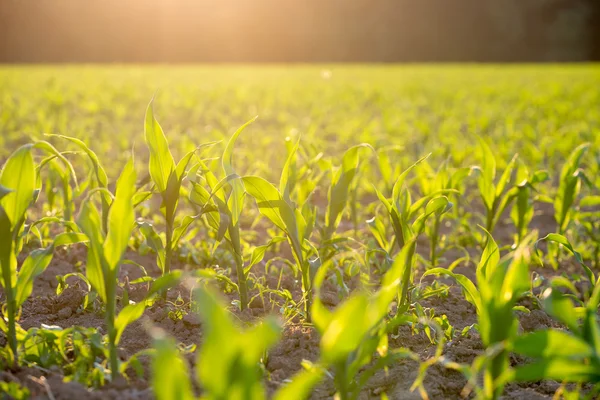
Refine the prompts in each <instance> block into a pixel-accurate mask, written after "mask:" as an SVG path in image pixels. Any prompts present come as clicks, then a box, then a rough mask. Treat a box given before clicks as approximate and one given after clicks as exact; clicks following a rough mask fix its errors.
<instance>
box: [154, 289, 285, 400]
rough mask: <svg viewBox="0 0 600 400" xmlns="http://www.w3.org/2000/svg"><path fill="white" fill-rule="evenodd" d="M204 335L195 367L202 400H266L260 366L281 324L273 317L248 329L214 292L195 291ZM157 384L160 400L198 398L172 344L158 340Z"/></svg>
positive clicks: (184, 366) (275, 340)
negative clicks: (235, 319) (238, 322)
mask: <svg viewBox="0 0 600 400" xmlns="http://www.w3.org/2000/svg"><path fill="white" fill-rule="evenodd" d="M195 295H196V296H195V297H196V301H197V303H198V307H199V311H200V317H201V320H202V327H203V329H204V336H203V341H202V346H201V347H200V349H199V352H198V361H197V364H196V371H197V375H196V376H197V381H198V383H199V384H200V385H201V387H202V389H203V398H205V399H211V400H212V399H214V400H226V399H232V400H236V399H238V400H244V399H264V398H266V396H265V390H264V387H263V385H262V383H261V379H260V377H261V370H260V367H259V363H260V362H261V360H262V361H264V356H265V352H266V351H267V350H268V349H269V348H270V347H272V346H273V345H274V344H275V343H276V342H277V341H278V340H279V336H280V334H281V326H280V324H279V322H278V320H277V319H275V318H273V317H268V318H266V319H265V320H263V321H262V322H260V323H259V324H257V325H255V326H253V327H250V328H248V329H240V328H239V327H237V326H236V324H235V323H234V322H233V321H232V319H231V317H230V315H229V312H228V311H227V309H226V307H225V306H224V304H223V302H222V301H221V300H218V299H217V297H216V295H215V294H214V293H212V291H210V290H208V289H206V288H201V289H197V290H196V291H195ZM154 347H155V351H156V353H155V355H154V358H153V362H152V372H153V374H152V380H153V385H152V386H153V388H154V395H155V396H156V398H157V400H170V399H182V400H185V399H194V394H193V390H192V384H191V381H190V378H189V371H188V368H187V365H186V364H185V362H184V361H183V360H182V359H181V357H180V355H179V354H178V352H177V347H176V346H175V345H174V343H173V341H172V340H171V339H168V338H166V337H165V336H164V334H161V333H160V332H159V333H158V334H156V335H155V345H154Z"/></svg>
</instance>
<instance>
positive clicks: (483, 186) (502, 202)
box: [474, 137, 517, 247]
mask: <svg viewBox="0 0 600 400" xmlns="http://www.w3.org/2000/svg"><path fill="white" fill-rule="evenodd" d="M478 139H479V147H480V150H481V153H482V157H483V160H482V165H481V167H474V169H475V170H478V171H480V174H479V177H478V179H477V185H478V187H479V195H480V196H481V199H482V200H483V205H484V207H485V230H486V231H488V232H490V233H493V232H494V228H495V227H496V224H497V223H498V221H499V220H500V217H501V216H502V213H503V212H504V210H506V208H507V207H508V206H509V205H510V204H511V202H512V201H513V200H514V199H515V194H516V193H515V190H513V189H514V188H510V189H509V190H505V189H507V188H508V187H510V184H511V181H512V175H513V170H514V168H515V165H516V162H517V155H516V154H515V156H514V157H513V158H512V159H511V160H510V162H509V163H508V165H507V166H506V168H505V169H504V172H503V173H502V175H501V176H500V179H499V180H498V181H497V182H496V157H495V156H494V153H493V152H492V150H491V149H490V147H489V146H488V144H487V143H486V142H485V141H484V140H483V139H482V138H480V137H478ZM485 238H486V236H484V239H485ZM484 244H485V243H484ZM484 247H485V246H484Z"/></svg>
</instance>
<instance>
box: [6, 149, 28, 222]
mask: <svg viewBox="0 0 600 400" xmlns="http://www.w3.org/2000/svg"><path fill="white" fill-rule="evenodd" d="M31 148H32V145H30V144H29V145H24V146H21V147H20V148H19V149H17V150H16V151H15V152H14V153H12V154H11V156H10V157H9V158H8V160H6V163H5V164H4V168H3V169H2V172H1V174H0V185H2V186H3V187H4V188H5V189H10V190H11V192H10V193H8V194H4V195H3V196H2V199H1V200H0V206H2V208H4V211H5V212H6V215H7V216H8V218H9V220H10V222H11V226H12V227H13V228H14V227H15V226H16V225H17V224H18V223H19V221H21V219H22V218H23V217H24V216H25V212H26V211H27V209H28V208H29V206H30V205H31V203H32V202H33V194H34V191H35V189H36V175H35V165H34V162H33V156H32V155H31Z"/></svg>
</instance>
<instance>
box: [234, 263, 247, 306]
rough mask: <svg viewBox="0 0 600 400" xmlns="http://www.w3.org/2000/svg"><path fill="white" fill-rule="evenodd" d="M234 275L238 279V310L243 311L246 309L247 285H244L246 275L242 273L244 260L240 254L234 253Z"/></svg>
mask: <svg viewBox="0 0 600 400" xmlns="http://www.w3.org/2000/svg"><path fill="white" fill-rule="evenodd" d="M234 257H235V263H236V273H237V278H238V288H239V291H240V309H241V311H244V310H245V309H246V308H248V285H247V283H246V274H245V273H244V259H243V258H242V256H241V254H239V253H237V252H236V251H234Z"/></svg>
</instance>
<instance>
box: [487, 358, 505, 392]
mask: <svg viewBox="0 0 600 400" xmlns="http://www.w3.org/2000/svg"><path fill="white" fill-rule="evenodd" d="M507 356H508V352H506V351H505V350H503V351H501V352H500V353H498V354H496V355H495V356H494V358H492V360H491V361H490V366H489V367H488V368H487V370H486V371H485V376H484V393H485V398H486V399H488V400H496V399H498V398H499V397H500V395H501V394H502V391H503V386H498V387H496V384H495V382H496V381H497V380H498V378H499V377H500V376H501V375H502V373H503V372H504V370H505V368H506V359H507Z"/></svg>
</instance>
